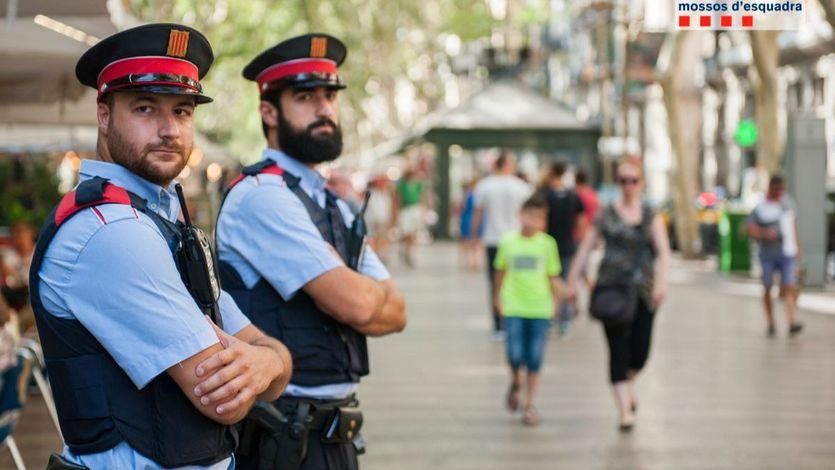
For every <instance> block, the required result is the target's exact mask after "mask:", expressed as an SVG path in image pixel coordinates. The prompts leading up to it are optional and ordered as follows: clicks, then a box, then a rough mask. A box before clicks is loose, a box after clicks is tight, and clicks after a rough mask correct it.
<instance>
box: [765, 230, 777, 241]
mask: <svg viewBox="0 0 835 470" xmlns="http://www.w3.org/2000/svg"><path fill="white" fill-rule="evenodd" d="M762 236H763V238H764V239H766V240H768V241H771V242H773V241H776V240H777V239H779V238H780V232H778V231H777V229H773V228H767V229H764V230H763V231H762Z"/></svg>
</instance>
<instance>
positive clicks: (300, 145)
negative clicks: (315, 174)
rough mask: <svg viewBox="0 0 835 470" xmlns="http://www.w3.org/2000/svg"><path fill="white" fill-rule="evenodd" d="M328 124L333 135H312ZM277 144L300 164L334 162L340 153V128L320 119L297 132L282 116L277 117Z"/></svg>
mask: <svg viewBox="0 0 835 470" xmlns="http://www.w3.org/2000/svg"><path fill="white" fill-rule="evenodd" d="M322 124H328V125H330V126H331V128H332V129H333V133H331V134H330V135H328V134H320V135H313V134H312V133H311V131H312V130H313V129H314V128H315V127H317V126H320V125H322ZM278 144H279V145H280V146H281V150H282V151H283V152H284V153H286V154H287V155H289V156H290V157H293V158H294V159H296V160H298V161H300V162H302V163H324V162H330V161H333V160H336V158H337V157H339V154H341V153H342V127H340V126H339V125H338V124H336V123H335V122H333V121H331V120H330V119H327V118H325V119H320V120H317V121H316V122H314V123H312V124H310V125H309V126H307V129H304V130H302V131H297V130H295V129H294V128H293V125H292V124H290V122H289V121H287V120H285V119H284V116H282V115H281V113H279V115H278Z"/></svg>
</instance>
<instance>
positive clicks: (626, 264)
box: [566, 161, 670, 432]
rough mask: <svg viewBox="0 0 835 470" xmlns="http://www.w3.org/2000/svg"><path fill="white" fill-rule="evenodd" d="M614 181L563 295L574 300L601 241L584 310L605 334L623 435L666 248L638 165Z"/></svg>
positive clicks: (627, 166) (662, 283) (645, 353)
mask: <svg viewBox="0 0 835 470" xmlns="http://www.w3.org/2000/svg"><path fill="white" fill-rule="evenodd" d="M617 181H618V184H619V185H620V189H621V191H620V197H619V198H618V200H616V201H615V202H614V203H613V204H612V205H611V206H609V207H607V208H606V209H605V210H602V211H601V213H600V214H599V215H598V217H597V218H596V219H595V222H594V225H593V226H592V227H590V228H589V230H588V231H587V232H586V234H585V236H584V238H583V241H582V243H581V244H580V248H579V250H578V251H577V254H576V255H575V258H574V263H573V264H572V266H571V272H570V273H569V275H568V288H567V289H566V297H568V299H569V301H574V300H576V297H577V285H578V284H579V282H580V275H581V273H583V272H584V270H585V268H586V263H587V261H588V258H589V253H590V252H591V250H592V249H593V248H594V247H595V246H597V244H598V242H599V241H601V240H602V241H604V242H605V246H606V248H605V252H604V255H603V259H602V260H601V262H600V268H599V270H598V274H597V284H596V285H595V287H594V290H593V292H592V295H591V300H590V302H589V304H590V305H589V311H590V312H591V315H592V316H593V317H594V318H596V319H598V320H600V322H601V324H602V325H603V327H604V330H605V332H606V340H607V343H608V346H609V378H610V380H611V383H612V388H613V389H614V396H615V403H616V405H617V407H618V411H619V415H620V422H619V427H620V430H621V431H623V432H628V431H630V430H631V429H632V426H633V424H634V421H635V416H634V412H635V410H636V408H637V404H636V400H635V394H634V391H633V383H634V381H635V378H636V377H637V375H638V373H639V372H640V371H641V369H642V368H643V367H644V365H645V364H646V361H647V358H648V357H649V348H650V343H651V338H652V323H653V320H654V318H655V311H656V310H657V309H658V307H659V306H660V305H661V302H662V301H663V300H664V298H665V297H666V293H667V271H668V264H669V258H670V245H669V241H668V240H667V230H666V227H665V226H664V222H663V221H662V220H661V218H660V217H659V216H658V215H657V214H655V212H654V211H653V210H652V209H651V208H650V207H649V206H648V205H646V204H645V203H644V202H643V201H642V198H641V190H642V187H643V184H642V174H641V167H640V165H639V164H637V163H635V162H633V161H625V162H623V163H621V164H620V165H618V170H617Z"/></svg>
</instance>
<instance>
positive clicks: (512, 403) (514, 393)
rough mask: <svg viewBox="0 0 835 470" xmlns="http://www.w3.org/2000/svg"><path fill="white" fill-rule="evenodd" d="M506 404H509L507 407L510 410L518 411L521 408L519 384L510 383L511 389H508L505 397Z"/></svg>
mask: <svg viewBox="0 0 835 470" xmlns="http://www.w3.org/2000/svg"><path fill="white" fill-rule="evenodd" d="M505 404H506V405H507V409H508V410H510V411H516V410H518V409H519V386H518V385H513V384H511V385H510V389H509V390H508V391H507V398H506V399H505Z"/></svg>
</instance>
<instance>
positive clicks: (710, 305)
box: [0, 244, 835, 470]
mask: <svg viewBox="0 0 835 470" xmlns="http://www.w3.org/2000/svg"><path fill="white" fill-rule="evenodd" d="M455 264H456V254H455V249H454V247H453V246H452V245H445V244H437V245H435V246H432V247H427V248H424V249H423V253H422V259H421V263H420V265H419V267H418V268H417V269H415V270H413V271H406V270H400V269H396V270H395V276H396V278H397V280H398V282H399V283H400V285H401V286H402V288H403V290H404V292H405V293H406V297H407V303H408V306H409V326H408V328H407V330H406V331H405V332H404V333H402V334H400V335H396V336H393V337H388V338H383V339H374V340H371V355H372V370H373V372H372V375H371V376H370V377H368V379H367V380H365V381H364V383H363V386H362V387H361V390H360V398H361V401H362V403H363V407H364V409H365V419H366V421H365V422H366V424H365V428H364V434H365V436H366V439H367V441H368V453H367V454H366V455H365V456H363V457H361V464H362V467H363V468H364V469H365V470H383V469H404V470H407V469H456V470H457V469H462V470H463V469H484V470H488V469H630V470H631V469H634V470H644V469H646V470H649V469H664V470H666V469H758V470H759V469H804V470H805V469H835V444H833V442H835V341H833V338H835V317H833V316H830V315H819V314H815V313H809V312H804V314H803V317H802V318H803V320H804V321H805V323H806V326H807V330H806V331H805V332H804V333H803V334H802V335H801V336H800V337H797V338H794V339H788V338H787V337H786V335H785V329H786V328H785V325H784V323H785V322H782V323H781V324H780V325H779V326H780V329H779V331H780V334H779V335H778V337H777V338H774V339H767V338H766V337H765V335H764V326H763V320H762V316H761V313H760V308H759V301H758V299H757V298H756V297H755V296H749V295H739V293H738V292H736V290H738V289H736V290H735V288H734V286H735V285H736V284H734V283H735V282H736V281H732V282H731V284H728V282H727V281H723V280H718V278H717V276H716V275H714V274H712V273H706V272H702V271H701V270H700V269H699V268H698V266H697V265H694V264H684V263H681V262H676V263H674V264H675V266H674V269H673V275H672V279H671V290H670V299H669V302H668V303H667V304H666V305H665V306H664V307H663V309H662V310H661V312H660V313H659V316H658V317H657V319H656V324H655V326H656V330H655V339H654V344H653V348H654V349H653V351H652V353H651V358H650V361H649V364H648V366H647V369H646V373H645V374H644V375H643V376H642V377H641V378H640V380H639V383H638V397H639V401H640V409H639V411H638V422H637V425H636V428H635V430H634V431H633V433H632V434H630V435H621V434H620V433H618V431H617V429H616V413H615V409H614V405H613V403H612V398H611V396H610V391H609V387H608V384H607V377H606V375H607V374H606V350H605V343H604V338H603V336H602V333H601V332H600V329H599V327H598V325H596V324H595V323H593V322H591V321H589V320H587V319H585V318H581V319H580V320H579V322H578V323H577V324H576V325H575V328H574V329H573V330H572V332H571V334H570V335H569V337H568V338H566V339H556V338H552V339H551V340H550V342H549V345H548V349H547V352H546V355H547V357H546V361H545V369H544V371H543V383H542V390H541V393H540V397H539V409H540V412H541V414H542V418H543V422H542V424H541V425H540V426H538V427H536V428H526V427H523V426H522V425H521V423H520V422H519V417H518V416H512V415H510V414H508V413H507V412H506V411H505V410H504V409H503V408H502V400H503V394H504V392H505V390H506V386H507V372H506V369H505V364H504V352H503V344H501V343H493V342H491V341H490V340H489V339H488V335H487V331H488V325H489V323H488V317H487V313H486V306H487V303H486V287H485V282H484V275H483V274H481V273H475V274H473V273H466V274H465V273H462V272H460V271H459V270H457V269H456V267H455ZM728 285H731V288H730V290H729V289H728ZM749 289H750V288H749ZM779 318H780V320H783V318H784V317H783V316H782V315H781V316H780V317H779ZM30 405H31V406H29V407H28V408H27V410H26V411H25V414H24V417H23V420H22V423H21V425H20V427H19V428H18V431H17V432H16V433H15V434H16V436H17V438H18V444H19V445H20V446H21V450H22V451H23V454H24V458H25V460H26V463H27V465H28V466H29V468H35V469H37V468H44V465H45V459H46V454H48V452H49V451H50V450H53V449H55V448H58V447H59V442H58V440H57V438H56V437H55V434H54V431H52V429H51V423H50V421H49V420H48V417H47V414H46V411H45V409H44V408H43V406H42V404H41V403H40V402H39V400H38V399H37V397H36V398H34V399H33V401H32V403H31V404H30ZM0 468H2V469H5V468H11V460H10V458H9V456H8V451H3V452H1V453H0Z"/></svg>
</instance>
